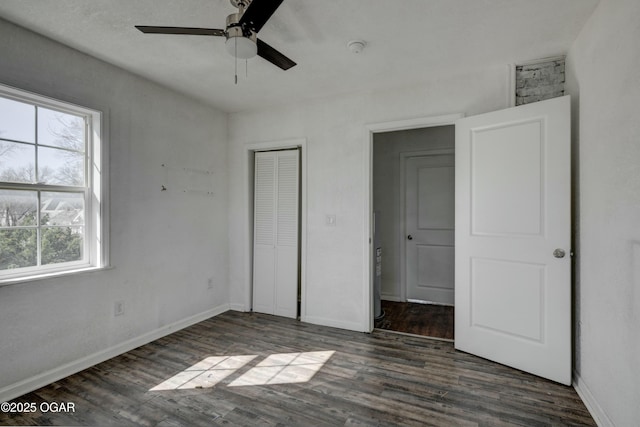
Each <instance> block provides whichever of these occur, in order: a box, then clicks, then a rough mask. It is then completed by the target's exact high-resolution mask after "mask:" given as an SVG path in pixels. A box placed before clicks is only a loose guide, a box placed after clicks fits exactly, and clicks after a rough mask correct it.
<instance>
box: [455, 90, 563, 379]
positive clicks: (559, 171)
mask: <svg viewBox="0 0 640 427" xmlns="http://www.w3.org/2000/svg"><path fill="white" fill-rule="evenodd" d="M570 179H571V174H570V99H569V97H568V96H565V97H561V98H555V99H551V100H547V101H542V102H537V103H533V104H527V105H524V106H520V107H515V108H510V109H507V110H502V111H496V112H492V113H488V114H482V115H478V116H474V117H468V118H463V119H460V120H458V121H457V122H456V196H455V198H456V209H455V210H456V222H455V227H456V237H455V248H456V249H455V250H456V254H455V307H456V310H455V347H456V349H459V350H462V351H466V352H469V353H472V354H475V355H478V356H481V357H484V358H487V359H490V360H493V361H496V362H499V363H502V364H505V365H508V366H512V367H514V368H517V369H521V370H523V371H527V372H530V373H532V374H535V375H539V376H541V377H544V378H548V379H551V380H553V381H557V382H559V383H562V384H567V385H570V384H571V260H570V251H571V248H570V243H571V230H570V227H571V211H570V200H571V198H570V196H571V182H570Z"/></svg>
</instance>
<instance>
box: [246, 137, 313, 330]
mask: <svg viewBox="0 0 640 427" xmlns="http://www.w3.org/2000/svg"><path fill="white" fill-rule="evenodd" d="M296 148H298V149H300V300H301V301H300V320H302V321H303V322H304V321H305V318H306V288H307V286H306V283H307V281H306V277H307V139H306V138H295V139H285V140H276V141H266V142H255V143H248V144H245V145H244V147H243V155H244V162H243V163H244V191H243V198H244V214H245V227H243V228H244V238H243V241H244V255H245V256H244V259H245V264H244V271H245V278H246V279H245V284H244V311H251V310H252V308H253V188H254V185H255V183H254V161H255V159H254V158H255V153H256V152H258V151H273V150H286V149H296Z"/></svg>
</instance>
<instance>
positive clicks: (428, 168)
mask: <svg viewBox="0 0 640 427" xmlns="http://www.w3.org/2000/svg"><path fill="white" fill-rule="evenodd" d="M404 166H405V171H404V172H405V176H404V179H405V185H404V188H405V199H404V200H405V209H404V211H405V236H404V242H405V272H406V273H405V277H406V298H407V300H408V301H417V302H435V303H439V304H447V305H453V303H454V222H455V221H454V220H455V213H454V187H455V185H454V182H455V179H454V178H455V160H454V155H453V153H450V154H433V155H425V156H415V157H408V158H407V159H406V161H405V162H404Z"/></svg>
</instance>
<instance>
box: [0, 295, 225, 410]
mask: <svg viewBox="0 0 640 427" xmlns="http://www.w3.org/2000/svg"><path fill="white" fill-rule="evenodd" d="M228 310H229V305H228V304H222V305H219V306H218V307H215V308H212V309H211V310H207V311H204V312H202V313H199V314H196V315H193V316H191V317H187V318H186V319H182V320H179V321H177V322H174V323H171V324H169V325H165V326H163V327H161V328H158V329H155V330H153V331H150V332H147V333H145V334H142V335H140V336H138V337H136V338H132V339H129V340H127V341H125V342H123V343H120V344H117V345H115V346H113V347H109V348H106V349H104V350H101V351H98V352H97V353H93V354H90V355H88V356H85V357H82V358H80V359H77V360H74V361H73V362H69V363H67V364H64V365H62V366H59V367H57V368H54V369H50V370H48V371H46V372H43V373H41V374H38V375H35V376H33V377H31V378H27V379H25V380H22V381H18V382H17V383H13V384H9V385H8V386H5V387H3V388H1V389H0V402H7V401H9V400H11V399H15V398H16V397H18V396H22V395H23V394H26V393H29V392H31V391H33V390H37V389H39V388H40V387H44V386H46V385H48V384H51V383H53V382H55V381H58V380H60V379H62V378H66V377H68V376H69V375H73V374H75V373H78V372H80V371H82V370H84V369H87V368H90V367H92V366H95V365H97V364H99V363H102V362H104V361H105V360H109V359H111V358H113V357H116V356H119V355H121V354H123V353H126V352H128V351H131V350H133V349H134V348H137V347H140V346H141V345H145V344H148V343H150V342H151V341H155V340H157V339H159V338H162V337H164V336H167V335H170V334H172V333H174V332H176V331H179V330H181V329H184V328H187V327H189V326H192V325H195V324H196V323H199V322H202V321H204V320H207V319H209V318H211V317H215V316H217V315H219V314H222V313H224V312H226V311H228Z"/></svg>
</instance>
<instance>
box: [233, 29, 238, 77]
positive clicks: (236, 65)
mask: <svg viewBox="0 0 640 427" xmlns="http://www.w3.org/2000/svg"><path fill="white" fill-rule="evenodd" d="M233 44H234V49H235V52H234V55H233V56H234V57H235V60H234V62H235V67H236V70H235V72H236V84H238V38H237V37H236V38H235V39H234V41H233Z"/></svg>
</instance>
